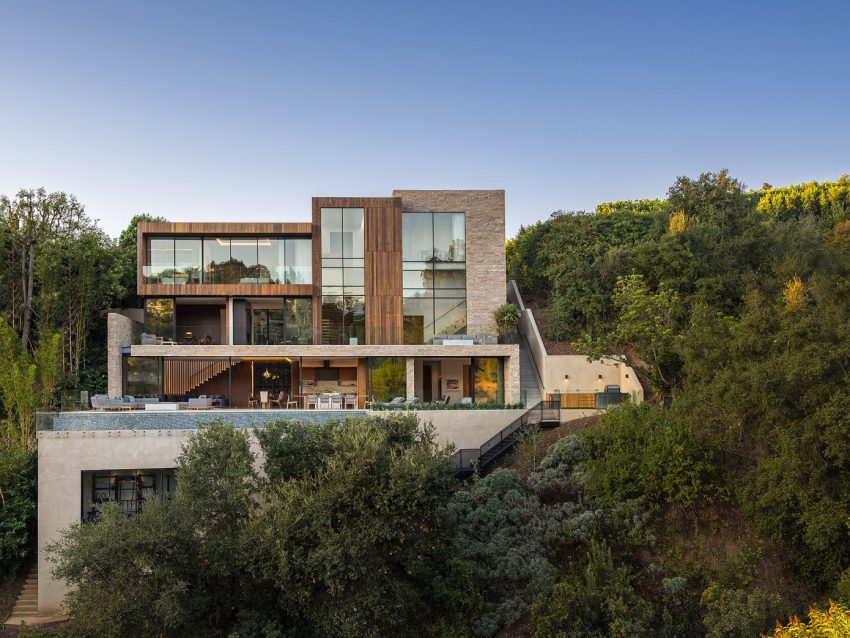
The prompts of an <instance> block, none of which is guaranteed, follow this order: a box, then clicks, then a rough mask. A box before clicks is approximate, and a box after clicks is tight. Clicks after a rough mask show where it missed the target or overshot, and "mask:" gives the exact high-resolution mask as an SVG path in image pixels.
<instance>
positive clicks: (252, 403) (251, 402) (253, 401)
mask: <svg viewBox="0 0 850 638" xmlns="http://www.w3.org/2000/svg"><path fill="white" fill-rule="evenodd" d="M248 407H249V408H256V407H257V397H256V395H254V394H251V395H249V396H248Z"/></svg>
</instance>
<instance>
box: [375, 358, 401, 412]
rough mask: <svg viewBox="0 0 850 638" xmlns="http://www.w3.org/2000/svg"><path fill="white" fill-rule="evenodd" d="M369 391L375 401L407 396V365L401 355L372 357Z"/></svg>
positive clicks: (383, 401)
mask: <svg viewBox="0 0 850 638" xmlns="http://www.w3.org/2000/svg"><path fill="white" fill-rule="evenodd" d="M369 392H370V393H371V395H372V398H373V399H374V400H375V401H379V402H382V403H386V402H387V401H391V400H392V399H393V398H395V397H404V396H407V366H406V365H405V362H404V359H403V358H401V357H372V358H371V359H370V360H369Z"/></svg>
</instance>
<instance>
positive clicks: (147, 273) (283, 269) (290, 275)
mask: <svg viewBox="0 0 850 638" xmlns="http://www.w3.org/2000/svg"><path fill="white" fill-rule="evenodd" d="M251 270H252V269H251V268H243V269H240V271H234V270H230V271H224V270H222V271H220V272H204V271H203V270H201V269H199V268H186V269H184V270H176V269H172V268H167V269H163V268H161V267H159V266H142V275H143V276H144V280H145V283H146V284H169V285H182V284H306V285H310V284H312V283H313V277H312V268H311V267H310V266H279V267H273V268H263V269H261V273H262V274H256V272H255V273H253V274H252V273H251Z"/></svg>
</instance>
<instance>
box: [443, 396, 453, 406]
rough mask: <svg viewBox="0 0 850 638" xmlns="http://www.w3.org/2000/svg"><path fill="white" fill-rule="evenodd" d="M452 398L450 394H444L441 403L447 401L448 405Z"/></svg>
mask: <svg viewBox="0 0 850 638" xmlns="http://www.w3.org/2000/svg"><path fill="white" fill-rule="evenodd" d="M451 400H452V398H451V397H450V396H449V395H448V394H444V395H443V400H442V402H441V403H445V404H446V405H448V404H449V401H451Z"/></svg>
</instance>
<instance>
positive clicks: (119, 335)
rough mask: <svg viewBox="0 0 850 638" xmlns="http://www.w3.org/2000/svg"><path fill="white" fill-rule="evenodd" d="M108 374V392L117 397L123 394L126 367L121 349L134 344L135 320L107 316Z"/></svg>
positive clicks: (111, 313) (118, 316)
mask: <svg viewBox="0 0 850 638" xmlns="http://www.w3.org/2000/svg"><path fill="white" fill-rule="evenodd" d="M106 333H107V341H106V372H107V377H108V385H107V392H108V393H109V396H112V397H117V396H121V395H122V394H123V391H122V390H123V387H124V367H123V361H122V357H121V349H122V348H126V347H129V346H131V345H132V343H133V320H132V319H130V318H129V317H125V316H124V315H120V314H118V313H115V312H110V313H109V314H108V315H107V316H106Z"/></svg>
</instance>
